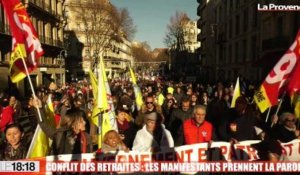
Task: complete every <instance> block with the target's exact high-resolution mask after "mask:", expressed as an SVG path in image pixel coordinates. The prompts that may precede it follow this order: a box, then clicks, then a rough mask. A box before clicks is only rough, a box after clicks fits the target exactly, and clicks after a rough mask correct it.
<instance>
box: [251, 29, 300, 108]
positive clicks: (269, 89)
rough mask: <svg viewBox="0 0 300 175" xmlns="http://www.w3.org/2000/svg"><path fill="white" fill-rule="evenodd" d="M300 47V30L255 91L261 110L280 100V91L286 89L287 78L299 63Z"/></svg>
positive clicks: (256, 100)
mask: <svg viewBox="0 0 300 175" xmlns="http://www.w3.org/2000/svg"><path fill="white" fill-rule="evenodd" d="M299 49H300V32H298V34H297V37H296V40H295V41H294V43H293V44H292V45H291V47H290V48H289V49H288V50H287V52H286V53H285V54H284V55H283V56H282V57H281V58H280V60H279V61H278V63H277V64H276V65H275V67H274V68H273V69H272V70H271V72H270V73H269V74H268V76H267V77H266V79H265V81H264V82H263V84H262V85H261V87H260V89H259V90H258V91H257V92H256V93H255V95H254V100H255V102H256V104H257V105H258V107H259V109H260V111H261V112H264V111H265V110H266V109H267V108H269V107H271V106H274V105H276V104H277V102H278V95H279V93H280V91H282V90H285V88H286V80H287V79H290V78H291V75H292V73H293V71H294V69H295V67H296V64H297V63H298V59H299Z"/></svg>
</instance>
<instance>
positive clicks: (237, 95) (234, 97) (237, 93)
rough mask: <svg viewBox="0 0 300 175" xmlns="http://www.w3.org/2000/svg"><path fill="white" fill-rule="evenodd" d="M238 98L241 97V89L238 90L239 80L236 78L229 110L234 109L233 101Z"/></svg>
mask: <svg viewBox="0 0 300 175" xmlns="http://www.w3.org/2000/svg"><path fill="white" fill-rule="evenodd" d="M239 96H241V88H240V80H239V77H238V78H237V80H236V83H235V87H234V91H233V96H232V100H231V106H230V107H231V108H234V107H235V101H236V99H237V98H238V97H239Z"/></svg>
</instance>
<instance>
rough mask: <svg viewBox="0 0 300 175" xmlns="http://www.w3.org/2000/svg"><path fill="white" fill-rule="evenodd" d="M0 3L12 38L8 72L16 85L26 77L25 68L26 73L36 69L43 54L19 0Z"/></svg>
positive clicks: (2, 0) (3, 0) (6, 0)
mask: <svg viewBox="0 0 300 175" xmlns="http://www.w3.org/2000/svg"><path fill="white" fill-rule="evenodd" d="M0 1H1V3H2V5H3V8H4V11H5V13H6V17H7V19H8V22H9V26H10V30H11V34H12V38H13V40H12V53H11V58H10V61H9V63H10V68H9V71H10V76H11V80H12V82H14V83H16V82H18V81H20V80H22V79H23V78H25V77H26V75H27V73H26V68H25V66H26V67H27V69H28V73H30V72H32V71H33V70H34V69H35V68H36V67H37V59H38V58H39V57H41V56H42V55H43V53H44V52H43V49H42V47H41V43H40V41H39V40H38V38H37V34H36V31H35V30H34V28H33V26H32V24H31V21H30V18H29V17H28V15H27V12H26V9H25V7H24V5H23V4H22V3H21V2H20V1H19V0H9V1H8V0H0ZM24 63H26V65H24Z"/></svg>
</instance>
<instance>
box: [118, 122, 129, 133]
mask: <svg viewBox="0 0 300 175" xmlns="http://www.w3.org/2000/svg"><path fill="white" fill-rule="evenodd" d="M117 123H118V129H119V131H126V130H128V129H129V127H130V125H129V122H128V121H127V120H125V121H124V122H123V124H121V123H119V122H117Z"/></svg>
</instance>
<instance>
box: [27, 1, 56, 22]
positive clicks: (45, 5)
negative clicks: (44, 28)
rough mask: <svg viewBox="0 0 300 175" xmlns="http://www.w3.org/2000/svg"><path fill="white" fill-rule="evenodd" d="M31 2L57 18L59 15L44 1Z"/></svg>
mask: <svg viewBox="0 0 300 175" xmlns="http://www.w3.org/2000/svg"><path fill="white" fill-rule="evenodd" d="M29 2H30V3H32V4H34V5H35V6H37V7H40V8H41V9H43V10H45V11H47V12H49V13H50V14H52V15H54V16H55V17H57V13H56V12H55V11H54V10H52V9H51V5H50V4H47V3H45V2H44V0H29ZM58 19H59V18H58Z"/></svg>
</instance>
